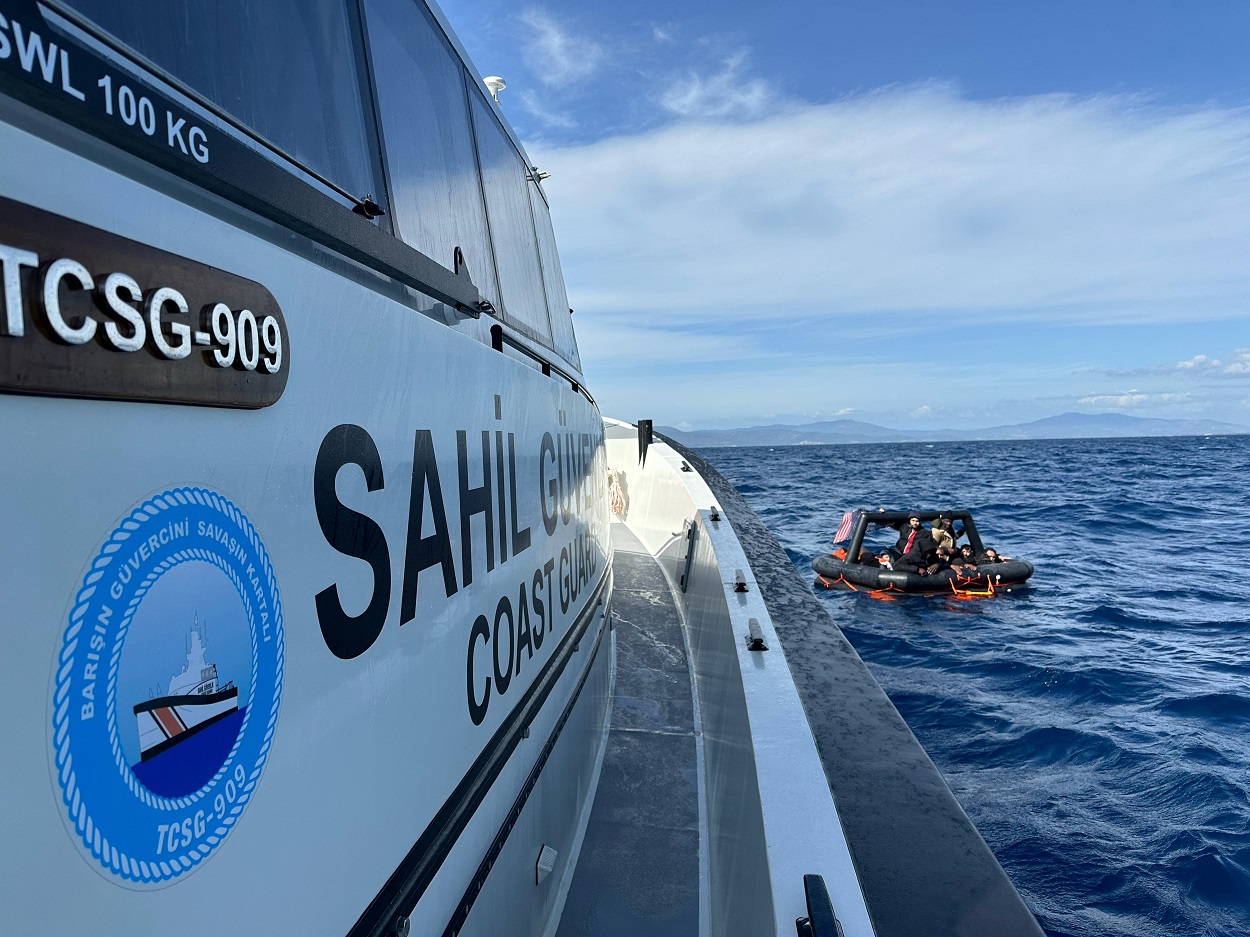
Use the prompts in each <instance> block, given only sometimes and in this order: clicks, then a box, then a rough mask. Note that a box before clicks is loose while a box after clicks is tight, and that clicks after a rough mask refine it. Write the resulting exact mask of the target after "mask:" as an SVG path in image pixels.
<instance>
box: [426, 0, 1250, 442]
mask: <svg viewBox="0 0 1250 937" xmlns="http://www.w3.org/2000/svg"><path fill="white" fill-rule="evenodd" d="M443 8H444V11H445V13H446V14H447V16H448V18H449V19H450V21H451V22H452V24H453V26H454V27H455V28H456V29H457V31H458V33H459V35H460V38H461V40H462V41H463V42H464V44H465V46H466V47H467V49H468V51H469V53H470V55H471V56H472V57H473V59H474V61H475V63H476V65H477V66H478V68H479V70H480V71H481V72H482V73H483V74H499V75H502V76H503V77H504V78H505V79H506V80H507V81H508V89H507V90H506V91H504V92H503V95H502V101H503V107H504V110H505V113H506V114H507V115H508V117H509V119H510V120H511V121H512V123H513V125H514V126H515V127H516V128H517V130H518V133H519V134H520V136H521V137H522V139H523V140H525V142H526V146H527V148H528V149H529V151H530V155H531V157H532V158H533V159H534V161H535V162H536V163H537V164H538V166H539V167H540V168H542V169H544V170H546V171H548V172H550V173H551V177H550V178H549V179H548V180H547V181H546V182H545V183H544V186H545V187H546V189H547V192H548V194H549V196H550V198H551V201H552V206H553V215H554V219H555V224H556V233H557V237H558V239H559V242H560V248H561V254H562V258H563V261H564V270H565V278H566V280H567V281H568V286H569V295H570V301H571V303H572V305H573V306H574V308H576V309H577V314H576V317H575V319H574V323H575V325H576V328H577V331H578V337H579V342H580V344H581V348H582V357H583V362H584V364H585V368H586V372H587V376H588V382H589V384H590V386H591V388H592V389H593V390H594V391H595V393H596V395H597V396H598V398H599V400H600V402H601V404H602V406H603V410H604V412H605V413H608V414H611V415H615V416H621V417H626V418H638V417H652V418H654V419H656V420H657V421H658V422H660V423H665V424H670V425H679V426H692V427H703V426H732V425H746V424H749V423H757V422H771V421H782V422H797V421H805V420H811V419H826V418H833V417H838V416H845V417H850V418H854V419H863V420H868V421H871V422H878V423H883V424H886V425H892V426H905V427H924V428H936V427H942V426H965V427H977V426H987V425H994V424H998V423H1005V422H1016V421H1020V420H1027V419H1035V418H1038V417H1043V416H1049V415H1052V414H1055V413H1060V412H1064V411H1069V410H1076V411H1083V412H1124V413H1132V414H1137V415H1141V416H1164V417H1183V418H1184V417H1187V418H1207V419H1219V420H1226V421H1229V422H1235V423H1244V424H1250V335H1248V334H1247V329H1246V324H1247V318H1248V316H1250V56H1247V55H1246V53H1245V41H1246V37H1247V36H1250V2H1247V0H1203V2H1201V3H1184V2H1180V0H1175V2H1158V0H1135V2H1130V0H1115V2H1112V0H1081V2H1071V0H1049V2H1041V0H1034V2H1030V0H1017V2H1009V3H1004V2H1001V0H999V2H990V0H977V2H968V0H965V2H934V0H930V2H906V3H905V2H897V0H895V2H881V0H874V2H871V3H870V2H861V3H855V4H850V3H837V2H826V3H818V4H817V3H812V4H800V3H794V2H784V3H770V4H760V3H750V4H748V3H739V2H730V3H716V4H712V3H688V4H672V3H666V4H660V3H652V2H636V3H632V4H612V5H600V4H572V3H547V4H543V5H527V4H525V3H502V2H499V0H448V2H446V3H444V4H443Z"/></svg>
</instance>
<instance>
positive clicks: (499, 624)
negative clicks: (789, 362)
mask: <svg viewBox="0 0 1250 937" xmlns="http://www.w3.org/2000/svg"><path fill="white" fill-rule="evenodd" d="M542 176H543V174H542V173H541V172H540V171H539V170H538V169H537V167H535V166H534V165H533V163H532V162H531V161H530V159H529V158H528V156H527V155H526V152H525V150H524V148H523V147H522V146H521V144H520V142H519V141H518V140H517V138H516V135H515V134H514V132H513V131H512V129H511V128H510V126H509V125H508V123H507V122H506V120H504V119H503V116H502V114H501V112H500V109H499V106H498V104H497V102H496V101H495V100H494V99H493V98H492V96H491V95H490V94H488V93H487V91H486V89H485V88H484V86H483V81H482V79H481V76H480V75H478V73H477V72H476V71H475V70H474V68H473V67H472V65H471V64H470V63H469V61H468V59H467V57H466V55H465V54H464V50H463V48H462V47H461V45H460V43H459V42H458V40H457V39H456V37H455V34H454V33H453V32H452V30H451V28H450V26H449V25H448V23H447V21H446V19H445V18H444V16H443V14H442V13H441V12H440V11H439V10H438V9H437V8H436V7H435V6H433V4H431V3H425V2H421V0H299V2H295V0H252V2H242V0H240V2H233V0H231V2H222V3H208V4H205V3H199V2H192V0H159V2H158V0H129V2H117V0H0V266H2V269H0V287H2V288H3V304H2V305H0V310H2V312H0V425H3V427H4V429H5V443H4V446H3V447H0V517H2V518H3V529H4V532H5V536H4V537H3V538H0V569H2V570H3V571H4V573H3V575H4V580H3V582H4V608H5V612H6V616H5V617H6V621H7V622H8V624H9V625H10V627H8V628H6V630H5V636H4V640H5V648H4V654H3V655H2V656H0V709H2V710H3V711H4V713H5V722H4V726H3V729H0V741H2V742H3V748H4V757H3V758H0V796H2V797H3V806H4V809H3V810H2V811H0V841H2V842H3V843H4V845H5V848H4V850H3V855H4V858H3V860H0V861H2V862H3V865H2V867H0V925H2V926H0V930H3V931H4V932H5V933H21V934H45V933H60V934H73V933H82V932H91V933H108V934H127V935H165V934H169V933H170V932H171V931H173V930H176V931H177V932H178V933H179V934H180V935H185V937H192V935H196V934H204V935H208V934H216V933H218V932H219V931H220V929H221V921H222V915H223V913H225V914H228V917H229V920H230V922H231V926H232V927H233V928H234V929H236V930H238V931H240V932H242V933H248V934H276V933H294V934H300V935H336V937H337V935H344V934H347V935H351V937H366V935H372V937H383V935H407V934H419V935H439V934H443V935H454V934H498V933H508V934H527V935H556V934H558V935H568V937H575V935H582V934H655V935H659V934H686V935H692V937H693V935H716V937H734V935H761V934H775V935H782V934H794V933H796V932H797V933H799V934H813V935H817V937H834V935H838V934H842V935H845V937H870V935H879V937H907V935H911V934H925V935H928V937H934V935H952V937H953V935H956V934H958V935H962V937H980V935H985V937H990V935H994V937H1001V935H1006V934H1029V935H1036V934H1040V930H1039V929H1038V928H1037V925H1036V923H1035V922H1034V920H1033V918H1032V916H1031V914H1030V913H1029V912H1028V910H1027V908H1026V907H1025V906H1024V904H1023V903H1022V902H1021V900H1020V898H1019V896H1018V895H1017V894H1016V892H1015V890H1014V888H1013V887H1012V885H1011V883H1010V881H1009V880H1008V879H1007V877H1006V875H1005V874H1004V873H1003V871H1002V869H1001V868H1000V867H999V866H998V864H997V862H996V861H995V860H994V857H993V856H992V855H991V854H990V852H989V850H988V848H986V846H985V844H984V842H983V841H982V840H981V838H980V836H979V835H978V834H977V832H976V830H975V829H974V828H973V827H972V825H971V824H970V823H969V822H968V820H967V817H966V816H965V815H964V813H963V811H962V810H961V809H960V808H959V805H958V804H957V803H956V802H955V800H954V798H953V797H952V796H951V794H950V791H949V790H948V789H947V787H946V786H945V784H944V783H943V781H942V779H941V777H940V775H939V774H938V772H937V771H936V769H935V768H934V767H933V765H932V763H931V762H930V761H929V759H928V758H927V756H926V755H925V754H924V752H923V750H921V749H920V747H919V745H918V744H917V743H916V740H915V738H914V737H913V736H912V735H911V733H910V732H909V731H908V730H907V727H906V725H905V724H904V723H903V721H902V719H901V718H900V717H899V716H898V713H897V711H896V710H895V709H894V708H893V706H891V705H890V703H889V701H888V700H887V699H886V698H885V696H884V694H883V693H882V692H881V690H880V688H879V687H877V685H876V683H875V682H874V681H873V680H872V678H871V676H870V675H869V674H868V672H867V670H866V668H865V667H864V666H863V663H862V662H861V661H860V660H859V658H858V657H857V656H856V655H855V653H854V651H853V650H851V648H850V646H849V644H847V643H846V641H845V639H844V638H842V636H841V633H840V632H839V631H838V629H837V628H836V627H835V626H834V624H833V622H832V621H830V620H829V618H828V616H827V614H826V613H825V612H824V611H823V610H821V608H820V606H819V603H817V602H816V600H815V599H814V597H813V596H812V595H811V593H810V591H809V590H808V589H807V587H806V585H805V584H804V583H803V582H802V580H801V579H799V578H798V576H797V573H796V572H795V571H794V569H793V567H792V566H791V565H790V564H789V562H788V560H787V559H786V557H785V554H784V552H782V551H781V550H780V548H779V547H777V545H776V543H775V541H773V540H772V538H771V537H770V536H769V535H768V534H767V531H766V530H764V528H763V526H762V525H760V524H759V522H758V519H757V518H755V517H754V515H753V514H751V512H750V511H749V509H747V508H746V506H745V504H744V503H742V502H741V499H740V498H738V497H737V495H736V493H735V492H734V491H733V490H732V488H730V487H729V486H728V485H726V484H725V483H724V480H723V479H721V478H720V476H719V475H717V473H716V472H715V471H713V470H711V469H710V468H709V467H707V466H706V465H704V464H703V463H702V462H701V460H699V458H698V457H697V455H696V454H694V453H690V452H686V451H684V450H681V449H679V448H677V447H675V446H672V445H669V444H667V443H666V442H664V441H663V440H660V439H656V438H655V437H654V436H653V434H652V433H651V431H650V428H649V425H648V424H646V423H645V422H640V423H639V424H637V425H635V424H627V423H621V422H616V421H612V420H606V419H604V418H603V417H601V415H600V413H599V411H598V408H597V406H596V403H595V400H594V398H593V396H592V395H591V394H590V392H589V391H588V390H587V388H586V383H585V379H584V377H583V374H582V367H581V361H580V358H579V354H578V348H577V343H576V339H575V336H574V332H573V327H572V320H571V318H570V312H571V310H570V309H569V305H568V299H567V297H566V295H565V288H564V284H563V280H562V277H561V273H560V264H559V258H558V255H557V251H556V244H555V238H554V235H553V231H552V227H551V222H550V216H549V213H548V204H547V202H548V199H547V194H546V193H545V192H544V191H543V189H542V186H541V184H540V180H541V179H542ZM609 469H612V470H614V475H613V479H614V482H615V483H614V486H613V487H612V489H611V490H609V485H608V478H609ZM614 507H615V508H616V509H617V510H615V511H614V510H613V508H614ZM223 590H224V592H223ZM208 594H212V595H220V594H228V595H230V596H232V597H233V598H232V601H234V602H236V603H237V605H238V608H239V612H238V615H239V618H238V621H237V622H236V624H237V625H238V627H236V628H233V629H225V628H221V627H219V626H218V625H217V623H216V621H215V622H214V628H215V630H214V635H213V647H212V649H211V650H212V657H211V659H210V656H209V654H208V653H207V652H205V653H204V654H203V655H201V654H200V651H199V650H196V649H195V648H194V647H193V654H192V659H191V660H190V661H188V665H187V671H186V676H185V679H183V678H182V676H181V675H180V676H179V677H178V678H175V680H174V681H173V682H172V683H171V684H170V685H169V693H168V694H167V695H166V697H165V698H150V694H148V695H147V696H145V695H144V694H143V692H140V691H136V690H134V689H133V688H132V686H140V685H146V686H150V685H151V684H152V683H155V682H158V681H163V680H166V679H168V665H167V660H168V658H167V657H166V656H162V655H163V653H164V652H162V651H160V647H161V646H162V645H161V640H162V639H168V642H172V643H173V644H174V645H176V644H177V642H181V641H182V640H184V639H185V633H183V632H181V631H180V628H182V627H184V625H183V624H182V623H185V622H186V621H187V619H188V618H190V617H191V616H192V615H193V614H194V610H195V607H196V602H197V601H198V599H197V598H196V597H197V596H199V595H208ZM144 629H147V630H144ZM162 629H166V630H165V631H162ZM140 635H142V640H140ZM165 646H168V644H167V645H165ZM201 649H202V646H201ZM201 657H202V659H201ZM226 659H229V660H232V661H246V662H247V663H246V664H243V665H241V666H246V667H249V668H250V673H249V674H248V677H247V679H246V681H244V680H241V679H239V678H238V677H237V676H236V677H235V679H239V682H238V685H237V687H236V688H234V689H233V695H231V693H232V689H231V688H230V687H229V686H228V685H226V686H222V685H219V683H218V682H217V681H218V680H219V679H220V678H219V676H218V675H217V674H216V672H215V671H214V669H213V661H214V660H215V661H218V662H220V661H224V660H226ZM817 662H818V663H817ZM197 671H198V672H197ZM131 673H133V674H136V675H138V676H137V677H136V680H137V682H136V683H134V684H132V683H131V682H128V680H127V679H122V678H121V677H119V674H131ZM145 681H146V682H145ZM239 688H245V689H239ZM222 694H225V695H224V696H223V695H222ZM232 707H237V708H232ZM223 714H224V715H223ZM131 715H134V716H135V717H137V718H138V719H139V720H140V722H139V726H140V729H141V732H142V735H143V739H144V741H143V743H142V745H143V755H145V756H148V757H140V758H139V759H137V760H136V759H133V758H130V757H127V754H126V751H125V742H124V740H123V732H122V731H121V727H122V725H123V721H125V720H127V719H129V718H130V717H131ZM213 720H217V721H216V722H213ZM232 720H234V721H235V723H232ZM210 722H211V723H212V724H211V725H209V723H210ZM236 723H237V724H236ZM200 726H204V728H202V729H201V730H200V731H199V732H196V733H194V734H193V735H191V734H190V733H191V732H192V729H194V728H199V727H200ZM184 727H185V728H184ZM158 733H159V737H158ZM210 733H216V736H215V738H216V742H215V743H214V744H213V745H211V746H204V747H203V748H200V747H199V746H198V745H197V750H198V751H199V754H198V755H197V757H196V758H195V759H187V760H185V761H178V760H177V759H174V760H172V761H171V760H170V759H171V758H173V756H176V755H177V754H178V753H180V752H183V751H188V750H190V749H189V748H188V746H190V745H191V744H192V743H194V742H196V740H197V739H202V738H208V737H210ZM166 743H172V744H170V745H169V747H168V748H165V749H163V750H161V749H162V746H164V745H165V744H166ZM158 750H159V751H158ZM149 753H151V754H149ZM192 761H194V764H192V763H191V762H192ZM157 765H164V766H166V767H168V770H164V771H162V772H158V774H159V777H156V776H154V775H153V774H152V773H151V772H149V771H147V770H146V769H147V768H148V767H150V766H157Z"/></svg>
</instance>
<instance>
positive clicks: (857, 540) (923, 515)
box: [846, 511, 985, 562]
mask: <svg viewBox="0 0 1250 937" xmlns="http://www.w3.org/2000/svg"><path fill="white" fill-rule="evenodd" d="M913 515H914V516H916V517H918V518H920V520H921V522H922V523H930V522H932V521H935V520H937V519H938V518H939V517H947V518H950V520H951V521H952V523H953V522H954V521H962V522H963V525H964V531H963V532H964V534H966V535H967V537H968V543H970V544H971V545H972V549H973V550H975V551H976V552H977V554H978V555H979V554H981V553H984V552H985V546H984V544H982V543H981V535H980V534H979V533H978V532H977V524H976V521H974V520H973V519H972V514H971V512H969V511H861V513H860V515H859V517H857V518H856V519H855V526H854V527H853V528H852V529H851V540H850V542H849V543H848V544H847V545H846V558H847V562H854V561H855V560H856V559H857V558H858V557H859V551H860V550H862V549H863V546H864V537H865V535H866V534H867V533H868V528H869V527H870V526H871V527H894V526H895V525H896V524H900V523H902V524H906V523H907V519H908V518H910V517H912V516H913Z"/></svg>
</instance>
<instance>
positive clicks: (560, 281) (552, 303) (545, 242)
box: [530, 182, 582, 369]
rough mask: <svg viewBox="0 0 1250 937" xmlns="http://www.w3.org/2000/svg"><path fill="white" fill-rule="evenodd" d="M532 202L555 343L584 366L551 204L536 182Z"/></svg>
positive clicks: (570, 360) (569, 358) (566, 357)
mask: <svg viewBox="0 0 1250 937" xmlns="http://www.w3.org/2000/svg"><path fill="white" fill-rule="evenodd" d="M530 204H531V205H533V207H534V229H535V231H536V232H537V233H538V251H539V253H540V254H541V255H542V262H543V285H544V286H545V287H546V289H547V307H548V308H549V309H550V310H551V339H552V346H553V347H554V348H555V350H556V351H558V352H559V353H560V354H561V355H562V356H563V358H564V360H565V361H567V362H568V363H569V364H571V365H573V366H574V367H576V368H578V369H580V368H581V366H582V361H581V358H580V357H579V356H578V354H577V339H576V338H574V337H573V317H572V316H571V315H570V314H569V297H568V294H567V293H565V291H564V274H563V273H562V272H561V270H560V255H559V254H558V253H557V252H556V233H555V231H554V230H552V227H551V215H550V214H549V213H548V211H547V203H546V202H545V201H544V200H543V197H542V195H541V194H540V193H539V191H538V185H537V184H536V183H533V182H531V183H530Z"/></svg>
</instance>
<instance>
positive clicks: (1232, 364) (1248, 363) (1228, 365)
mask: <svg viewBox="0 0 1250 937" xmlns="http://www.w3.org/2000/svg"><path fill="white" fill-rule="evenodd" d="M1222 371H1223V373H1224V374H1250V348H1238V349H1237V350H1236V351H1234V352H1233V353H1232V354H1231V355H1229V356H1228V358H1226V359H1225V361H1224V367H1223V368H1222Z"/></svg>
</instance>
